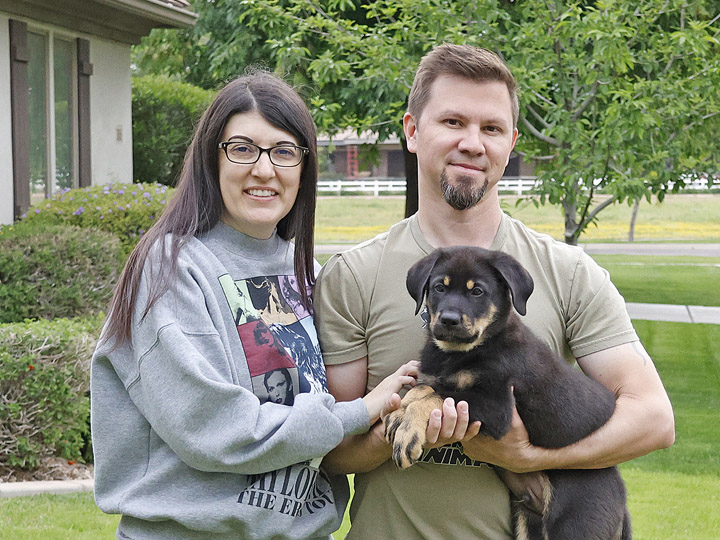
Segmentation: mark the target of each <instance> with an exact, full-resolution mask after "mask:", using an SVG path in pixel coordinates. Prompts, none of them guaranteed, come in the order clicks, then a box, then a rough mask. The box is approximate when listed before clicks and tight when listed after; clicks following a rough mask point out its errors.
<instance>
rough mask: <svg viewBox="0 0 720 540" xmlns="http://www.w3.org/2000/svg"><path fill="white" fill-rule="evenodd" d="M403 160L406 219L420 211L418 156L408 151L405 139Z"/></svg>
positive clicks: (403, 141)
mask: <svg viewBox="0 0 720 540" xmlns="http://www.w3.org/2000/svg"><path fill="white" fill-rule="evenodd" d="M401 141H402V148H403V158H404V161H405V181H406V183H407V184H406V191H405V217H410V216H412V215H413V214H414V213H415V212H417V211H418V170H417V167H418V166H417V156H416V155H415V154H413V153H412V152H409V151H408V149H407V141H406V140H405V137H403V138H402V139H401Z"/></svg>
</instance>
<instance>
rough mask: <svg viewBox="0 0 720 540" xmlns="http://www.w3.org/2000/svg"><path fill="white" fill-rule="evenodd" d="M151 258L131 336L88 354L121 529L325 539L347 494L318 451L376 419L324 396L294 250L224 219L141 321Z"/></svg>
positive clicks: (102, 459) (102, 470) (133, 534)
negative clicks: (322, 463) (256, 236)
mask: <svg viewBox="0 0 720 540" xmlns="http://www.w3.org/2000/svg"><path fill="white" fill-rule="evenodd" d="M154 260H157V254H155V255H153V254H152V252H151V255H150V257H149V258H148V261H147V262H146V264H145V268H144V271H143V279H142V281H141V284H140V290H139V294H138V298H137V302H136V306H137V309H136V313H135V316H134V318H133V327H132V339H131V343H126V344H123V345H121V346H120V347H118V348H116V349H115V350H111V349H110V347H109V346H107V345H102V346H99V347H98V349H97V350H96V351H95V354H94V356H93V360H92V372H91V422H92V439H93V449H94V453H95V498H96V501H97V504H98V506H99V507H100V509H101V510H103V511H104V512H108V513H119V514H122V518H121V521H120V525H119V527H118V532H117V535H118V538H132V539H137V540H144V539H173V540H185V539H201V538H202V539H216V538H217V539H231V538H232V539H235V540H237V539H265V538H268V539H269V538H272V539H284V538H296V539H300V538H303V539H305V538H327V537H328V535H329V534H330V533H332V532H333V531H335V530H336V529H337V528H338V527H339V525H340V523H341V520H342V515H343V511H344V508H345V506H346V504H347V501H348V495H349V492H348V486H347V481H346V479H345V477H344V476H341V477H337V476H336V477H331V476H328V475H327V474H326V473H325V472H324V471H323V470H322V469H319V462H320V458H321V457H322V456H324V455H325V454H326V453H327V452H329V451H330V450H331V449H333V448H334V447H335V446H337V445H338V444H339V443H340V441H341V440H342V439H343V438H344V437H346V436H348V435H352V434H356V433H361V432H363V431H366V430H367V429H368V428H369V418H368V413H367V409H366V408H365V405H364V404H363V403H362V400H359V399H358V400H355V401H352V402H346V403H336V402H335V400H334V399H333V397H332V396H331V395H330V394H328V393H327V382H326V379H325V369H324V365H323V362H322V358H321V356H320V349H319V345H318V340H317V335H316V332H315V328H314V325H313V320H312V316H311V314H310V313H308V312H307V310H306V309H305V308H304V307H303V306H302V304H301V303H300V301H299V298H300V295H299V293H298V291H297V281H296V279H295V277H294V271H293V245H292V244H291V243H289V242H286V241H284V240H282V239H280V238H279V237H278V236H277V235H274V236H273V237H272V238H270V239H269V240H257V239H254V238H250V237H248V236H245V235H243V234H241V233H239V232H237V231H235V230H234V229H232V228H230V227H228V226H226V225H224V224H222V223H221V224H219V225H217V226H216V227H215V228H214V229H213V230H212V231H210V232H209V233H207V234H206V235H203V236H200V237H198V238H193V239H191V240H190V241H189V242H188V243H187V244H186V245H184V246H183V247H182V248H181V251H180V254H179V260H178V272H177V276H176V278H175V281H174V282H173V283H172V286H171V289H170V291H169V292H168V293H166V294H165V295H163V296H162V297H161V299H160V300H159V301H158V302H157V303H156V304H155V305H154V306H153V308H152V309H151V310H150V312H149V313H148V315H147V316H146V317H145V319H144V320H143V321H142V322H140V320H139V314H140V313H141V312H142V310H144V307H145V306H146V304H147V293H148V290H147V282H148V279H147V276H148V274H149V273H150V272H152V267H153V265H152V262H153V261H154ZM155 266H157V265H155Z"/></svg>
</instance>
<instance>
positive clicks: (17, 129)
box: [10, 19, 30, 219]
mask: <svg viewBox="0 0 720 540" xmlns="http://www.w3.org/2000/svg"><path fill="white" fill-rule="evenodd" d="M29 61H30V51H29V50H28V43H27V24H26V23H24V22H21V21H16V20H13V19H10V103H11V105H10V108H11V110H12V114H11V120H12V157H13V159H12V162H13V187H14V189H13V202H14V213H15V219H18V218H19V217H20V216H22V215H23V214H24V213H25V212H26V211H27V209H28V208H29V207H30V108H29V104H28V62H29Z"/></svg>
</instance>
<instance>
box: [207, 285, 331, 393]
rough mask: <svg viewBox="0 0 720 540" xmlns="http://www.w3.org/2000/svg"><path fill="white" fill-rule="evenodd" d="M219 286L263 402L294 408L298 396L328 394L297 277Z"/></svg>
mask: <svg viewBox="0 0 720 540" xmlns="http://www.w3.org/2000/svg"><path fill="white" fill-rule="evenodd" d="M219 281H220V284H221V286H222V288H223V292H224V293H225V298H226V299H227V301H228V306H229V307H230V311H231V313H232V315H233V318H234V320H235V326H236V327H237V329H238V335H239V336H240V341H241V343H242V347H243V350H244V352H245V357H246V359H247V363H248V367H249V369H250V375H251V377H252V384H253V392H254V393H255V395H256V396H258V398H259V399H260V401H261V402H265V401H273V402H275V403H281V404H284V405H292V404H293V403H294V400H295V396H296V395H297V394H298V393H300V392H323V391H327V379H326V377H325V368H324V365H323V361H322V356H321V355H320V345H319V343H318V338H317V332H316V331H315V326H314V324H313V320H312V317H311V316H310V313H309V312H308V311H307V309H305V307H304V306H303V305H302V302H301V296H300V293H299V290H298V285H297V279H296V278H295V277H294V276H257V277H252V278H249V279H242V280H237V281H235V280H233V279H232V277H231V276H230V275H228V274H225V275H223V276H220V278H219Z"/></svg>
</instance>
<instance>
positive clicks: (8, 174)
mask: <svg viewBox="0 0 720 540" xmlns="http://www.w3.org/2000/svg"><path fill="white" fill-rule="evenodd" d="M10 114H11V111H10V28H9V21H8V18H7V17H6V16H4V15H2V14H0V223H12V222H13V164H12V131H11V125H10Z"/></svg>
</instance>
